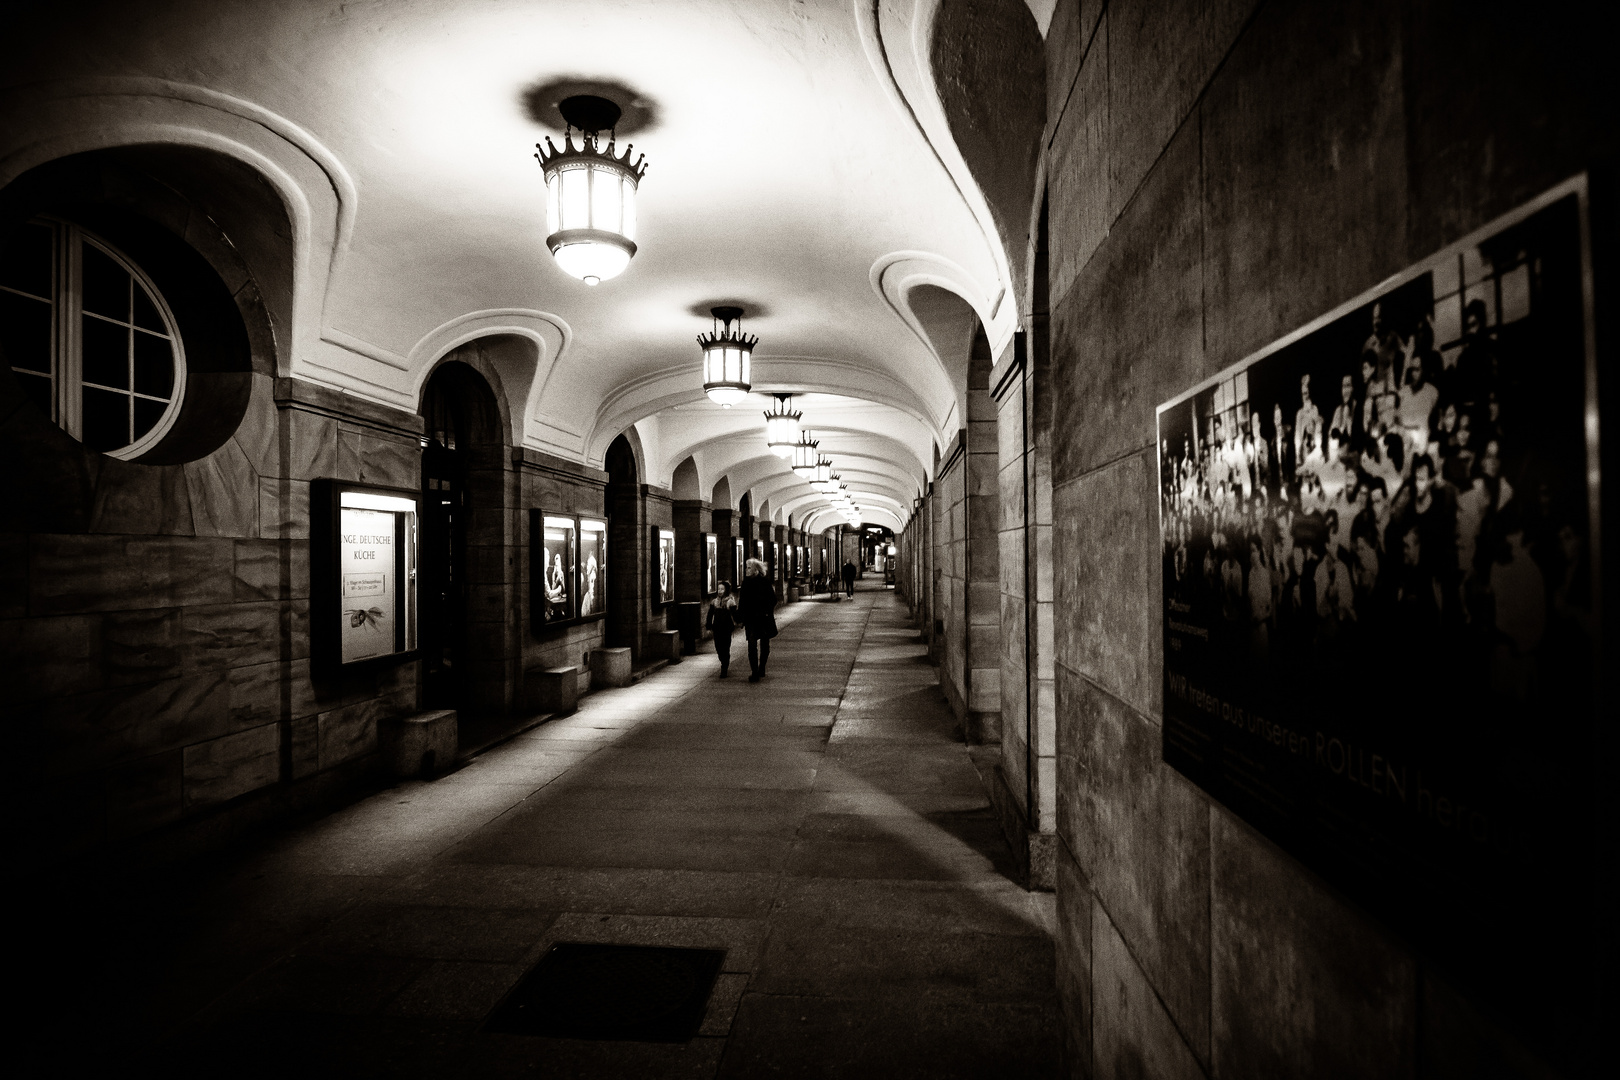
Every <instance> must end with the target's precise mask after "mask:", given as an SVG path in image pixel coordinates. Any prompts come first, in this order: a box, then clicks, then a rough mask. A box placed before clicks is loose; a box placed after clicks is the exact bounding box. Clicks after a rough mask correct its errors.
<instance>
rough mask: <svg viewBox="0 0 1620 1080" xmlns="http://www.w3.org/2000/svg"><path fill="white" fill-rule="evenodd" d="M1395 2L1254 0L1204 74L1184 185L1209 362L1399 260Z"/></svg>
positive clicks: (1320, 307)
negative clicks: (1198, 172)
mask: <svg viewBox="0 0 1620 1080" xmlns="http://www.w3.org/2000/svg"><path fill="white" fill-rule="evenodd" d="M1401 12H1402V7H1401V5H1400V4H1399V3H1397V2H1396V0H1355V2H1351V3H1342V4H1334V5H1332V6H1331V7H1326V8H1323V7H1319V6H1317V5H1315V4H1308V3H1287V4H1267V5H1264V6H1263V7H1262V8H1261V9H1260V11H1259V13H1258V14H1257V15H1256V16H1255V18H1254V21H1253V22H1252V23H1251V24H1250V26H1249V28H1248V30H1247V31H1246V32H1245V33H1244V35H1243V37H1242V40H1240V41H1239V42H1238V44H1237V46H1236V47H1235V48H1234V49H1233V50H1232V52H1231V55H1230V56H1229V57H1228V58H1227V61H1226V63H1225V65H1224V66H1223V67H1222V69H1221V76H1220V78H1219V79H1217V80H1215V82H1214V83H1212V84H1211V85H1210V88H1209V90H1208V92H1207V93H1206V95H1205V97H1204V100H1203V102H1202V104H1201V105H1200V111H1201V116H1202V124H1201V126H1202V130H1203V141H1204V162H1205V165H1206V167H1205V169H1204V171H1203V177H1202V181H1201V182H1198V181H1194V182H1193V183H1192V190H1194V191H1202V192H1203V200H1204V214H1205V217H1206V219H1207V233H1208V235H1207V236H1206V238H1205V244H1204V250H1205V251H1206V252H1207V253H1208V259H1209V265H1208V268H1207V270H1208V272H1207V274H1206V275H1205V281H1206V283H1207V286H1208V293H1207V298H1206V300H1207V304H1208V310H1209V311H1210V312H1211V313H1212V314H1213V315H1214V316H1215V317H1211V318H1210V319H1209V320H1208V349H1209V354H1210V360H1211V364H1212V365H1213V366H1212V368H1211V370H1218V369H1220V368H1223V367H1225V366H1227V365H1228V364H1231V363H1234V362H1236V361H1238V360H1240V359H1242V358H1243V357H1244V356H1247V355H1248V354H1249V353H1251V352H1253V351H1254V350H1255V349H1258V348H1260V347H1261V346H1263V345H1266V344H1268V343H1269V342H1271V341H1274V340H1275V339H1277V338H1279V337H1281V336H1282V335H1284V334H1286V333H1288V332H1289V331H1291V330H1294V329H1295V328H1296V327H1299V326H1301V325H1303V324H1305V323H1307V322H1309V321H1310V320H1311V319H1314V318H1316V317H1317V316H1318V315H1321V314H1323V313H1324V312H1326V311H1328V310H1330V309H1331V308H1333V307H1334V306H1336V305H1337V304H1339V303H1342V302H1343V301H1345V300H1348V299H1350V298H1351V297H1352V296H1355V295H1356V294H1357V293H1359V292H1361V291H1363V290H1364V289H1367V288H1370V287H1371V286H1373V285H1376V284H1377V283H1378V282H1380V281H1382V280H1383V279H1384V278H1385V277H1387V276H1389V275H1390V274H1392V273H1395V272H1396V271H1398V270H1400V269H1401V267H1402V266H1404V265H1406V263H1407V262H1408V261H1409V259H1408V253H1407V250H1406V230H1407V224H1406V160H1405V154H1406V122H1405V109H1404V99H1403V94H1402V87H1403V79H1404V77H1405V73H1404V71H1403V65H1402V61H1401V43H1400V40H1399V39H1400V29H1401V25H1402V14H1401ZM1278 87H1288V88H1289V89H1288V92H1287V93H1278V92H1277V88H1278ZM1191 381H1193V380H1188V383H1189V384H1190V382H1191Z"/></svg>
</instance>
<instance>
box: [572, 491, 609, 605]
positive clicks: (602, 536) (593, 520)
mask: <svg viewBox="0 0 1620 1080" xmlns="http://www.w3.org/2000/svg"><path fill="white" fill-rule="evenodd" d="M575 520H576V521H577V522H578V523H579V530H578V532H577V533H576V534H575V535H576V542H577V544H578V546H579V555H578V557H577V559H576V563H575V565H576V567H577V572H578V576H577V581H578V585H577V586H576V591H575V594H574V597H575V607H576V610H577V611H578V613H579V614H578V615H577V616H576V617H575V618H576V621H577V622H582V623H586V622H596V621H597V620H599V619H605V618H606V617H607V588H608V523H607V519H605V518H598V517H591V516H590V515H588V514H580V515H578V516H577V517H576V518H575Z"/></svg>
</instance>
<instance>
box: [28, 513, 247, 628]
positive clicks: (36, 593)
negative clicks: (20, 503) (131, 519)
mask: <svg viewBox="0 0 1620 1080" xmlns="http://www.w3.org/2000/svg"><path fill="white" fill-rule="evenodd" d="M230 543H231V542H230V541H229V540H217V539H192V538H189V537H126V536H94V535H82V534H79V535H75V534H52V533H36V534H35V535H34V536H33V537H32V539H31V541H30V543H29V575H28V582H29V605H28V606H29V614H31V615H56V614H69V613H73V612H85V611H114V610H128V609H134V608H156V607H173V606H177V605H184V604H210V603H215V604H217V603H224V602H227V601H229V600H230V599H231V598H232V595H233V594H234V592H235V581H234V573H233V560H232V554H231V547H230Z"/></svg>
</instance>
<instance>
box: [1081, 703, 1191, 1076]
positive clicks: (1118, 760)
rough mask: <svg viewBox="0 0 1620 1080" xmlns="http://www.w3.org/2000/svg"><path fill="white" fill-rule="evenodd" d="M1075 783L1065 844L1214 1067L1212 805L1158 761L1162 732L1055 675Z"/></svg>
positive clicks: (1168, 1005)
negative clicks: (1061, 695) (1063, 699)
mask: <svg viewBox="0 0 1620 1080" xmlns="http://www.w3.org/2000/svg"><path fill="white" fill-rule="evenodd" d="M1065 683H1067V693H1066V695H1065V696H1066V698H1067V704H1066V707H1063V708H1061V709H1060V715H1059V723H1060V724H1072V725H1073V726H1074V728H1075V731H1074V733H1073V735H1072V736H1070V737H1069V738H1068V739H1064V740H1061V741H1064V742H1067V743H1068V744H1069V745H1073V746H1074V748H1075V754H1074V758H1075V762H1076V764H1077V765H1078V770H1077V775H1076V776H1074V777H1073V778H1072V781H1070V782H1066V783H1064V784H1063V787H1064V788H1065V789H1066V791H1067V792H1068V793H1069V794H1070V797H1071V799H1072V806H1073V811H1072V813H1071V814H1070V815H1068V816H1067V817H1066V820H1065V824H1066V825H1067V827H1068V828H1069V829H1070V830H1071V832H1070V834H1069V844H1070V848H1071V850H1073V852H1074V854H1075V857H1076V858H1077V859H1078V860H1079V862H1080V865H1081V866H1082V867H1083V868H1084V869H1085V870H1086V874H1087V877H1088V878H1089V879H1090V881H1091V888H1092V892H1093V894H1094V895H1095V896H1096V897H1097V900H1098V902H1099V903H1101V904H1102V905H1103V906H1104V907H1105V908H1107V910H1108V913H1109V916H1110V917H1111V918H1112V919H1113V922H1114V924H1115V926H1117V927H1118V928H1119V931H1120V934H1121V935H1122V936H1123V937H1124V938H1125V940H1126V942H1127V943H1128V944H1129V946H1130V949H1131V952H1132V953H1133V954H1134V955H1135V956H1136V958H1137V962H1138V964H1140V966H1141V968H1142V970H1143V971H1144V972H1145V973H1147V975H1148V977H1149V978H1150V979H1151V980H1152V981H1153V984H1154V986H1155V987H1157V988H1158V992H1159V996H1160V997H1161V998H1163V1000H1164V1003H1165V1008H1166V1009H1167V1010H1168V1012H1169V1014H1170V1015H1171V1017H1172V1018H1173V1019H1174V1020H1175V1022H1176V1025H1177V1027H1179V1028H1180V1029H1181V1031H1182V1032H1183V1033H1184V1035H1185V1036H1186V1038H1187V1040H1188V1042H1189V1043H1190V1044H1191V1045H1192V1047H1193V1048H1194V1050H1195V1051H1197V1053H1198V1055H1199V1057H1200V1058H1201V1059H1203V1060H1208V1046H1209V978H1210V975H1209V949H1210V945H1209V934H1210V931H1209V887H1210V886H1209V859H1210V840H1209V827H1210V826H1209V803H1208V801H1207V799H1206V798H1205V796H1204V795H1203V794H1202V793H1201V792H1200V791H1199V790H1198V789H1197V788H1195V787H1194V786H1193V785H1192V784H1191V783H1190V782H1188V781H1187V780H1185V779H1183V778H1182V776H1181V774H1180V773H1177V772H1176V771H1175V770H1173V769H1171V768H1170V767H1169V766H1167V765H1165V764H1164V763H1163V762H1162V761H1161V760H1160V757H1161V747H1160V736H1159V730H1158V728H1157V727H1156V726H1154V725H1152V724H1150V723H1148V722H1147V721H1146V720H1145V719H1144V718H1143V717H1142V716H1140V715H1139V714H1138V713H1136V712H1135V711H1134V710H1132V709H1130V708H1128V707H1127V706H1125V705H1124V704H1123V703H1121V702H1120V701H1119V700H1118V699H1117V698H1115V697H1113V696H1112V695H1110V694H1108V693H1105V692H1104V691H1102V690H1099V689H1098V688H1097V687H1095V686H1093V685H1092V684H1091V683H1089V682H1087V681H1086V680H1084V679H1078V680H1074V679H1065V678H1064V676H1063V675H1062V674H1060V675H1059V692H1060V693H1064V691H1065Z"/></svg>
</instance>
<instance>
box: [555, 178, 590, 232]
mask: <svg viewBox="0 0 1620 1080" xmlns="http://www.w3.org/2000/svg"><path fill="white" fill-rule="evenodd" d="M590 182H591V174H590V170H588V169H564V170H563V173H562V227H563V228H564V229H588V228H590V224H591V222H590V211H591V192H590V187H589V184H590Z"/></svg>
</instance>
